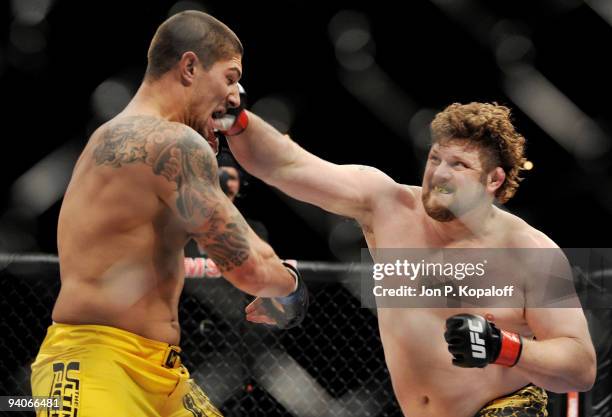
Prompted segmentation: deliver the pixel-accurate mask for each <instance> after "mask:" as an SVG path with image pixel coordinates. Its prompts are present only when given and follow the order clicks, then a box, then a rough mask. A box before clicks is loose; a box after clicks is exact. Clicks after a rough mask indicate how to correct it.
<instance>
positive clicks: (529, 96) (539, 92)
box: [504, 66, 611, 160]
mask: <svg viewBox="0 0 612 417" xmlns="http://www.w3.org/2000/svg"><path fill="white" fill-rule="evenodd" d="M504 90H505V92H506V94H507V95H508V97H510V98H511V99H512V101H514V102H515V103H516V104H517V105H518V106H519V107H520V108H521V110H523V112H524V113H525V114H527V115H528V116H529V117H530V118H531V119H532V120H533V121H534V122H535V123H536V124H537V125H538V126H540V128H542V130H544V131H545V132H546V133H548V135H550V137H552V138H553V139H555V140H556V141H557V142H558V143H559V144H560V145H561V146H562V147H563V148H565V149H566V150H567V151H568V152H570V153H571V154H573V155H574V156H575V157H576V158H578V159H583V160H584V159H594V158H597V157H599V156H601V155H603V154H604V153H605V152H606V151H608V150H609V149H610V145H611V144H610V141H609V139H608V138H607V137H606V135H605V134H604V132H603V131H602V130H601V129H600V127H599V126H598V125H597V124H596V123H595V122H594V121H593V120H591V119H590V118H589V117H588V116H587V115H586V114H584V113H583V112H582V110H580V109H579V108H578V107H577V106H576V105H575V104H574V103H573V102H572V101H571V100H570V99H569V98H568V97H567V96H565V95H564V94H563V93H562V92H561V91H559V90H558V89H557V88H556V87H555V86H554V85H553V84H552V83H551V82H550V81H549V80H547V79H546V78H545V77H544V76H543V75H542V74H541V73H539V72H538V71H537V70H536V69H535V68H533V67H529V66H521V67H518V68H515V69H514V70H512V71H509V72H508V77H507V78H506V80H505V83H504Z"/></svg>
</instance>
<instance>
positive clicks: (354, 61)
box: [329, 10, 376, 71]
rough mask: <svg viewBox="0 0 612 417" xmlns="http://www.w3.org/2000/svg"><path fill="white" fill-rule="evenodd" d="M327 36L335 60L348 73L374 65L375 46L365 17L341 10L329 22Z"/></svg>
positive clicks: (357, 13)
mask: <svg viewBox="0 0 612 417" xmlns="http://www.w3.org/2000/svg"><path fill="white" fill-rule="evenodd" d="M329 35H330V38H331V40H332V42H333V44H334V47H335V49H336V59H337V60H338V62H339V63H340V64H341V65H342V66H343V67H344V68H345V69H347V70H349V71H364V70H366V69H367V68H369V67H371V66H372V65H373V64H374V54H375V49H376V48H375V44H374V41H373V39H372V36H371V34H370V23H369V21H368V19H367V17H366V16H365V15H364V14H362V13H359V12H355V11H351V10H342V11H340V12H338V13H337V14H336V15H335V16H334V17H332V18H331V20H330V22H329Z"/></svg>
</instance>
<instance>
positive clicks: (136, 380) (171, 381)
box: [32, 323, 221, 417]
mask: <svg viewBox="0 0 612 417" xmlns="http://www.w3.org/2000/svg"><path fill="white" fill-rule="evenodd" d="M179 353H180V348H178V347H177V346H171V345H168V344H167V343H163V342H159V341H155V340H151V339H146V338H144V337H142V336H138V335H136V334H133V333H130V332H127V331H125V330H120V329H117V328H114V327H108V326H99V325H68V324H56V323H54V324H53V325H51V326H50V327H49V329H48V330H47V336H46V337H45V340H44V341H43V344H42V346H41V348H40V351H39V352H38V356H37V357H36V360H35V361H34V363H33V364H32V395H34V396H43V397H51V396H53V397H57V396H60V397H61V398H62V404H61V408H60V409H59V410H54V409H48V410H39V411H38V412H37V417H43V416H44V417H103V416H104V417H109V416H118V417H119V416H122V417H128V416H129V417H166V416H167V417H194V416H195V417H204V416H206V417H211V416H215V417H219V416H221V413H219V411H218V410H217V409H216V408H215V407H214V406H213V405H212V404H211V403H210V400H209V399H208V397H207V396H206V394H204V392H203V391H202V389H201V388H200V387H198V386H197V385H196V383H195V382H194V381H193V380H192V379H191V378H189V372H188V371H187V369H186V368H185V367H184V366H182V365H181V360H180V356H179Z"/></svg>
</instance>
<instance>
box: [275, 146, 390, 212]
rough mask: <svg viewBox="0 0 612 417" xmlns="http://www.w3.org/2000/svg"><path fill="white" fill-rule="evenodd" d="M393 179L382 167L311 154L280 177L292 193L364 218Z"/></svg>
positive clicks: (285, 190)
mask: <svg viewBox="0 0 612 417" xmlns="http://www.w3.org/2000/svg"><path fill="white" fill-rule="evenodd" d="M389 184H393V180H391V179H390V178H389V177H387V176H386V175H385V174H383V173H382V172H381V171H379V170H377V169H375V168H371V167H366V166H362V165H337V164H333V163H330V162H328V161H325V160H322V159H319V158H316V157H311V158H307V159H305V160H304V161H301V162H300V163H299V164H297V166H294V167H291V168H290V169H288V170H287V171H286V172H285V173H283V174H282V175H280V176H279V177H278V179H277V184H273V185H277V186H278V187H279V188H280V189H281V190H282V191H284V192H286V193H287V194H289V195H290V196H292V197H294V198H296V199H298V200H302V201H306V202H308V203H311V204H314V205H316V206H318V207H321V208H323V209H325V210H327V211H330V212H332V213H336V214H340V215H342V216H347V217H353V218H357V219H360V218H363V217H364V216H365V215H366V214H367V212H368V211H369V210H370V209H371V204H372V202H373V199H374V197H375V196H376V195H378V196H382V195H383V193H384V190H385V185H387V186H388V185H389Z"/></svg>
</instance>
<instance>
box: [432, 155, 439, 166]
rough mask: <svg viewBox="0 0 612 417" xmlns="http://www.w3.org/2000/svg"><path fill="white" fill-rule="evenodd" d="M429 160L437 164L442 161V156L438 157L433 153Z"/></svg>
mask: <svg viewBox="0 0 612 417" xmlns="http://www.w3.org/2000/svg"><path fill="white" fill-rule="evenodd" d="M429 160H430V161H431V162H433V163H434V164H437V163H439V162H440V158H438V157H437V156H433V155H432V156H430V157H429Z"/></svg>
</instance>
